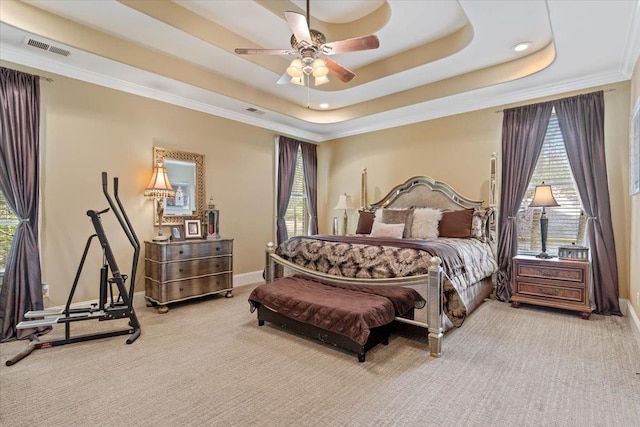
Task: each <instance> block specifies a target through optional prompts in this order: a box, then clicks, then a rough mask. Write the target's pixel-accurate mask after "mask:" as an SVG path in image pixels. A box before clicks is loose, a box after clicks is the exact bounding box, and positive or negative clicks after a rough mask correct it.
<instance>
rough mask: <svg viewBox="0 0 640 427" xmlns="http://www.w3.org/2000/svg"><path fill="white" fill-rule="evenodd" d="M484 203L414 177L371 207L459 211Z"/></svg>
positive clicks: (423, 177) (447, 185) (437, 183)
mask: <svg viewBox="0 0 640 427" xmlns="http://www.w3.org/2000/svg"><path fill="white" fill-rule="evenodd" d="M482 203H483V201H482V200H471V199H468V198H466V197H464V196H462V195H461V194H460V193H458V192H457V191H456V190H454V189H453V187H451V186H450V185H449V184H447V183H445V182H441V181H436V180H435V179H433V178H431V177H429V176H414V177H413V178H409V179H408V180H407V181H405V182H404V183H403V184H400V185H398V186H396V187H395V188H394V189H393V190H391V191H390V192H389V194H387V195H386V196H384V197H383V198H382V199H381V200H380V201H378V202H375V203H372V204H371V205H370V206H371V208H372V209H377V208H387V207H394V208H410V207H418V208H419V207H430V208H438V209H442V210H459V209H466V208H479V207H481V206H482Z"/></svg>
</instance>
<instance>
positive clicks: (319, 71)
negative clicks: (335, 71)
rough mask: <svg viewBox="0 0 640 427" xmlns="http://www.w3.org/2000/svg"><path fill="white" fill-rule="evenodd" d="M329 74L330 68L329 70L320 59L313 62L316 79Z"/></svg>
mask: <svg viewBox="0 0 640 427" xmlns="http://www.w3.org/2000/svg"><path fill="white" fill-rule="evenodd" d="M328 73H329V68H327V64H326V63H325V62H324V61H323V60H322V59H320V58H318V59H316V60H315V61H313V77H316V78H317V77H324V76H326V75H327V74H328ZM316 80H317V79H316ZM325 83H326V82H325ZM316 84H317V83H316Z"/></svg>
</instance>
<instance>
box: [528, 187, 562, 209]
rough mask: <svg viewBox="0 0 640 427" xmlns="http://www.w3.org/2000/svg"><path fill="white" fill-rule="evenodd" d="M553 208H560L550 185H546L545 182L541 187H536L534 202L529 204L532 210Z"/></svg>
mask: <svg viewBox="0 0 640 427" xmlns="http://www.w3.org/2000/svg"><path fill="white" fill-rule="evenodd" d="M551 206H560V205H559V204H558V202H556V199H555V198H554V197H553V192H552V191H551V186H550V185H545V183H544V182H543V183H542V184H540V185H536V192H535V193H534V195H533V200H532V201H531V203H530V204H529V207H530V208H548V207H551Z"/></svg>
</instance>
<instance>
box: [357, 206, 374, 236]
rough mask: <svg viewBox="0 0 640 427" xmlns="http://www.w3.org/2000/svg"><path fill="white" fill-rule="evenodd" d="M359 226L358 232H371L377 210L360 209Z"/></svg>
mask: <svg viewBox="0 0 640 427" xmlns="http://www.w3.org/2000/svg"><path fill="white" fill-rule="evenodd" d="M358 215H359V216H358V226H357V227H356V234H369V233H371V227H372V226H373V220H374V219H375V217H376V214H375V212H371V211H358Z"/></svg>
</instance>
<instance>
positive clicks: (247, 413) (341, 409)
mask: <svg viewBox="0 0 640 427" xmlns="http://www.w3.org/2000/svg"><path fill="white" fill-rule="evenodd" d="M252 288H253V286H245V287H242V288H238V289H236V290H235V291H234V295H235V296H234V298H231V299H225V298H224V297H210V298H204V299H200V300H197V301H192V302H187V303H183V304H178V305H173V306H171V310H170V311H169V313H167V314H164V315H159V314H157V313H156V312H155V310H153V309H151V308H141V309H139V310H138V317H139V318H140V323H141V324H142V336H141V337H140V338H139V339H138V340H137V341H136V342H135V343H134V344H132V345H126V344H125V343H124V342H125V340H126V336H125V337H115V338H109V339H105V340H100V341H93V342H85V343H80V344H73V345H67V346H61V347H56V348H50V349H43V350H36V351H35V352H34V353H33V354H31V355H30V356H29V357H27V358H26V359H24V360H22V361H21V362H19V363H17V364H16V365H14V366H11V367H7V366H5V361H6V360H7V359H8V358H9V357H11V356H13V355H14V354H16V353H18V352H19V351H21V350H22V349H23V348H24V347H25V345H26V343H25V342H24V341H21V342H11V343H5V344H2V345H0V362H1V363H2V364H1V366H0V425H2V426H31V425H46V426H66V425H69V426H92V425H112V426H150V425H156V426H157V425H161V426H188V425H193V426H204V425H207V426H209V425H211V426H219V425H220V426H227V425H229V426H373V425H378V426H386V425H402V426H426V425H429V426H507V425H508V426H515V425H517V426H585V425H586V426H616V427H626V426H639V425H640V349H639V348H638V346H637V344H636V341H635V339H634V337H633V334H632V331H631V329H630V327H629V326H628V324H627V320H626V319H623V318H619V317H604V316H592V317H591V320H589V321H584V320H581V319H580V316H579V315H577V314H575V313H570V312H563V311H556V310H547V309H544V308H539V307H532V306H523V307H521V308H520V309H517V310H516V309H513V308H511V307H510V306H509V305H507V304H505V303H500V302H497V301H487V302H485V303H484V304H483V305H482V306H481V307H480V308H479V309H478V310H477V311H476V312H475V313H473V314H472V315H471V316H470V317H469V318H468V319H467V321H466V322H465V324H464V325H463V326H462V327H461V328H460V329H456V330H453V331H449V332H447V333H446V334H445V338H444V342H443V354H442V357H441V358H439V359H433V358H430V357H429V354H428V350H427V348H426V343H425V341H424V340H419V339H416V338H412V337H405V336H394V337H392V339H391V342H390V345H389V346H377V347H376V348H374V349H373V350H371V351H370V352H368V353H367V361H366V362H365V363H358V361H357V358H356V356H355V355H352V354H348V353H346V352H343V351H341V350H337V349H334V348H331V347H328V346H325V345H322V344H319V343H317V342H315V341H312V340H309V339H306V338H302V337H298V336H295V335H292V334H289V333H287V332H284V331H282V330H280V329H277V328H275V327H273V326H269V325H268V324H267V325H265V326H263V327H258V325H257V321H256V319H255V314H251V313H250V312H249V304H248V303H247V297H248V294H249V292H250V291H251V289H252ZM118 322H119V321H118ZM74 326H76V325H74ZM115 327H116V322H115V321H113V322H102V323H98V322H79V323H78V324H77V327H76V328H74V330H77V331H78V332H91V331H96V330H98V329H105V328H106V329H113V328H115ZM62 328H63V327H62V326H57V327H56V330H55V333H56V334H59V333H62ZM51 336H53V335H52V334H49V335H48V336H45V337H43V339H47V338H50V337H51Z"/></svg>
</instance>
